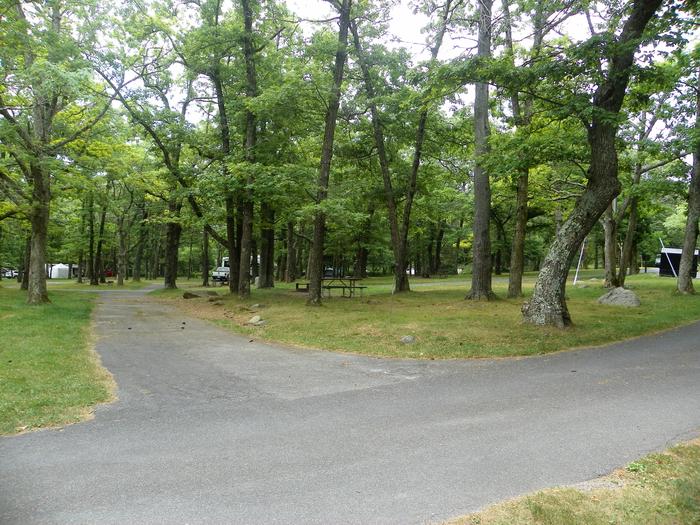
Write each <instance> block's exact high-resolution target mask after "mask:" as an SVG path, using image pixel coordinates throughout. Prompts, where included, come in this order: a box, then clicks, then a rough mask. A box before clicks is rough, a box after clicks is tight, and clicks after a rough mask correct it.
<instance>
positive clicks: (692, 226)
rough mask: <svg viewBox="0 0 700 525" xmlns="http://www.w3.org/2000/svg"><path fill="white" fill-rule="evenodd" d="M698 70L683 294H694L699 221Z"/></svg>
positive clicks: (680, 283) (681, 275)
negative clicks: (693, 277) (694, 270)
mask: <svg viewBox="0 0 700 525" xmlns="http://www.w3.org/2000/svg"><path fill="white" fill-rule="evenodd" d="M699 82H700V68H698V81H696V83H695V94H696V98H695V132H696V135H695V147H694V148H693V172H692V175H691V177H690V187H689V188H688V217H687V219H686V223H685V236H684V238H683V251H682V253H681V263H680V267H679V269H678V291H679V292H681V293H683V294H694V293H695V288H694V287H693V279H692V276H691V272H692V271H693V269H694V268H693V261H694V255H695V247H696V245H697V239H698V219H700V87H698V84H699Z"/></svg>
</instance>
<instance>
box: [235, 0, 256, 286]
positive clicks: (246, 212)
mask: <svg viewBox="0 0 700 525" xmlns="http://www.w3.org/2000/svg"><path fill="white" fill-rule="evenodd" d="M241 8H242V10H243V27H244V31H243V58H244V61H245V71H246V81H245V94H246V97H247V98H249V99H252V98H254V97H256V96H257V95H258V80H257V75H256V72H255V50H254V46H253V11H252V9H251V7H250V0H241ZM256 128H257V118H256V116H255V114H254V113H253V111H252V110H251V109H249V108H248V107H246V109H245V151H244V158H245V160H246V162H247V163H248V164H249V168H250V167H252V166H251V165H252V164H253V163H254V162H255V147H256V143H257V129H256ZM247 182H248V188H247V189H246V190H245V191H244V192H243V203H242V207H243V224H242V233H243V235H242V237H241V244H240V250H241V258H240V274H239V276H238V296H239V297H241V298H246V297H250V260H251V252H252V240H253V211H254V209H253V208H254V207H253V191H252V189H251V186H252V184H253V176H252V172H249V175H248V180H247Z"/></svg>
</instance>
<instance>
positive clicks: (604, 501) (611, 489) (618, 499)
mask: <svg viewBox="0 0 700 525" xmlns="http://www.w3.org/2000/svg"><path fill="white" fill-rule="evenodd" d="M596 485H598V486H599V487H601V486H602V487H604V488H594V489H593V490H585V491H584V490H577V489H574V488H558V489H551V490H544V491H542V492H537V493H535V494H533V495H529V496H525V497H522V498H518V499H516V500H512V501H508V502H504V503H499V504H497V505H494V506H492V507H489V508H487V509H486V510H484V511H482V512H479V513H477V514H472V515H469V516H464V517H461V518H457V519H455V520H453V521H450V522H449V523H450V524H451V525H513V524H518V525H570V524H575V523H581V524H586V525H609V524H617V525H627V524H629V525H632V524H634V525H642V524H649V525H652V524H654V525H661V524H668V525H686V524H687V525H690V524H696V523H700V440H695V441H693V442H690V443H686V444H683V445H678V446H676V447H673V448H671V449H670V450H668V451H666V452H664V453H662V454H651V455H649V456H646V457H645V458H643V459H641V460H639V461H636V462H634V463H631V464H630V465H628V466H627V468H626V469H624V470H620V471H617V472H615V473H613V474H612V475H611V476H608V477H607V478H602V479H601V480H596V482H594V484H593V486H596Z"/></svg>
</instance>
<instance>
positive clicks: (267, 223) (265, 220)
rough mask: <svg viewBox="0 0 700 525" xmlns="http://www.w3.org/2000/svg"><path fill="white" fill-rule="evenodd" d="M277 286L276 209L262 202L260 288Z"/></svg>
mask: <svg viewBox="0 0 700 525" xmlns="http://www.w3.org/2000/svg"><path fill="white" fill-rule="evenodd" d="M274 286H275V211H274V210H273V209H272V208H271V207H270V205H269V204H267V203H265V202H263V203H261V204H260V282H259V285H258V288H273V287H274Z"/></svg>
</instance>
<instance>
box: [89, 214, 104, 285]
mask: <svg viewBox="0 0 700 525" xmlns="http://www.w3.org/2000/svg"><path fill="white" fill-rule="evenodd" d="M106 217H107V206H106V205H104V206H102V211H101V212H100V225H99V226H98V234H97V249H96V250H95V268H94V271H93V274H94V275H93V276H92V277H91V278H90V284H92V285H94V286H97V285H98V284H99V283H104V282H105V276H104V264H103V262H102V258H103V257H102V256H103V254H102V248H103V246H104V235H105V219H106Z"/></svg>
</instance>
